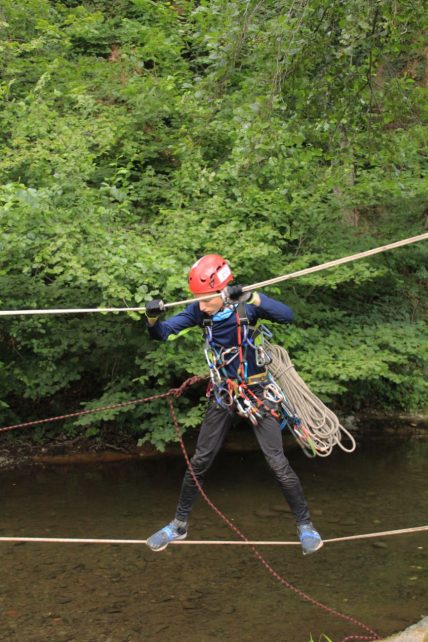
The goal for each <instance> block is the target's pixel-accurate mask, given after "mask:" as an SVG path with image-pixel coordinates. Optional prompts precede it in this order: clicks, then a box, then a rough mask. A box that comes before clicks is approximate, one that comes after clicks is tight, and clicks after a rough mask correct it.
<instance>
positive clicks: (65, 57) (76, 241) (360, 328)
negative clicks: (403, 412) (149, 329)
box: [0, 0, 428, 447]
mask: <svg viewBox="0 0 428 642" xmlns="http://www.w3.org/2000/svg"><path fill="white" fill-rule="evenodd" d="M425 28H426V11H425V5H424V3H423V2H422V0H414V1H412V2H408V1H405V2H401V3H398V4H397V3H391V2H389V1H388V0H379V1H378V2H375V3H374V2H370V1H369V0H364V1H362V2H361V1H359V2H357V0H345V1H340V2H339V0H335V1H333V2H331V1H327V0H310V1H309V2H307V3H301V4H297V5H296V3H294V2H291V1H290V0H276V1H275V2H271V3H257V2H255V1H253V0H249V1H248V2H245V3H241V2H230V1H226V0H211V1H210V2H206V1H205V0H204V1H202V2H193V1H191V2H188V1H186V2H185V1H184V0H176V1H175V2H166V1H161V2H153V1H152V0H115V1H114V2H107V1H105V0H86V1H84V2H74V1H65V0H62V1H58V2H55V3H52V2H48V0H18V2H16V1H15V2H12V1H11V0H4V2H3V3H2V8H1V10H0V53H1V56H0V71H1V81H0V100H1V103H2V105H1V110H0V147H1V154H0V244H1V249H2V252H1V260H0V286H1V287H0V306H1V308H2V309H7V308H13V309H19V308H30V307H34V308H61V307H62V308H70V307H95V306H98V305H100V306H102V305H108V306H120V307H123V306H136V305H144V303H145V302H146V301H147V300H149V299H150V298H152V297H154V296H157V295H158V294H159V293H160V294H161V295H162V297H163V298H164V299H166V300H178V299H181V298H184V297H186V296H187V293H186V291H185V283H186V274H187V269H188V266H189V265H190V264H191V263H192V262H193V261H194V260H195V258H196V257H198V256H200V255H201V254H203V253H205V252H209V251H220V252H221V253H223V254H224V255H225V256H226V257H227V258H228V259H229V260H230V261H231V263H232V265H233V267H234V269H235V272H236V274H237V277H238V279H239V280H240V281H241V282H244V283H251V282H257V281H262V280H265V279H267V278H269V277H272V276H277V275H278V274H284V273H287V272H291V271H295V270H298V269H301V268H304V267H307V266H310V265H315V264H317V263H322V262H325V261H327V260H331V259H333V258H336V257H339V256H345V255H347V254H351V253H353V252H356V251H361V250H364V249H368V248H370V247H374V246H377V245H381V244H383V243H386V242H388V241H391V240H397V239H399V238H404V237H408V236H411V235H413V234H417V233H419V232H421V231H422V230H423V229H424V225H426V219H425V218H424V216H425V211H426V194H427V177H426V176H427V175H426V144H427V140H426V128H425V122H426V115H427V104H428V103H427V100H426V55H425V52H424V48H423V47H424V44H423V43H424V40H423V37H424V33H425ZM426 265H427V248H426V244H418V245H417V246H412V247H408V248H404V249H402V250H397V251H394V252H393V253H389V254H385V255H382V256H379V257H374V258H372V259H370V260H368V261H364V262H358V263H354V264H350V265H346V266H342V267H340V268H337V269H334V270H329V271H326V272H322V273H318V274H314V275H311V276H308V277H306V278H305V279H298V280H296V281H290V282H288V283H286V284H284V285H283V286H280V287H276V288H271V289H270V290H268V291H267V293H268V294H271V295H273V296H277V297H279V298H281V299H283V300H285V301H287V302H289V303H290V305H291V306H292V307H293V308H294V309H295V310H296V312H297V323H296V325H295V326H293V327H278V328H276V329H275V333H276V334H275V336H276V339H277V340H278V341H280V342H283V343H284V345H286V346H288V347H289V349H290V352H291V353H292V357H293V360H294V361H295V363H296V366H297V367H298V368H299V371H300V372H301V374H302V375H303V377H304V378H305V379H306V380H307V381H308V383H309V384H310V385H311V386H312V387H313V389H314V390H315V391H316V392H317V393H319V394H320V395H322V397H323V398H324V399H325V400H327V401H329V402H331V403H335V404H336V405H342V406H344V405H346V406H349V407H351V408H355V407H361V408H364V407H368V406H369V407H372V406H374V405H375V406H376V407H384V408H385V407H388V408H403V409H414V408H421V407H423V406H424V404H426V401H425V400H426V377H425V376H424V374H425V373H426V367H427V365H426V364H427V344H428V341H427V334H426V326H425V325H424V320H425V319H426V295H425V290H424V287H426V285H425V281H426V268H425V267H424V266H426ZM0 331H1V337H2V341H1V345H0V381H1V383H2V390H3V399H2V401H1V407H0V410H1V416H2V419H3V420H4V421H5V422H6V421H7V422H9V421H13V420H15V419H26V418H30V417H33V416H34V414H36V415H38V416H44V415H46V414H52V413H54V412H55V413H56V412H62V411H63V410H64V409H67V410H70V409H74V408H75V407H76V404H78V403H81V402H82V403H83V407H88V408H89V407H95V406H97V405H108V404H110V403H114V402H116V401H120V400H125V399H129V398H136V397H140V396H146V395H150V394H156V393H158V392H159V391H163V390H165V389H168V388H169V387H171V386H176V385H177V384H178V383H179V382H180V381H181V380H182V379H183V378H185V377H186V376H188V375H190V374H194V373H199V374H202V373H203V372H204V363H203V358H202V356H201V353H200V352H197V350H196V349H195V345H197V343H198V341H199V337H200V333H199V332H198V331H197V330H195V331H193V332H192V333H190V334H188V335H186V336H185V337H183V338H180V339H179V340H177V341H175V342H173V343H162V344H160V343H155V342H150V341H149V340H148V338H147V334H146V330H145V323H144V320H142V319H141V317H140V316H139V315H137V314H131V313H130V314H128V315H126V316H125V315H102V316H101V315H96V317H95V316H94V317H90V316H86V317H83V316H82V317H80V318H76V317H73V318H72V317H65V316H64V317H60V316H58V317H57V316H52V317H25V318H24V317H23V318H19V317H14V318H3V319H2V320H1V322H0ZM424 369H425V371H424ZM199 392H200V391H198V392H197V393H195V394H196V395H198V394H199ZM195 404H196V405H195ZM201 408H202V406H201V404H199V403H198V397H196V398H195V399H192V400H191V402H190V401H189V400H184V399H183V400H181V401H180V411H181V412H180V416H181V419H182V424H183V426H184V427H185V428H192V427H193V426H196V425H197V424H198V422H199V419H200V416H201V412H202V410H201ZM111 423H114V425H115V426H117V428H118V429H123V430H128V431H134V432H135V433H136V436H137V437H140V438H142V439H149V440H150V441H152V442H153V443H155V444H156V445H158V446H160V447H162V446H163V445H164V444H165V443H166V442H167V441H168V440H170V439H173V438H174V432H173V428H172V426H171V423H170V419H169V414H168V412H167V409H166V406H165V402H163V401H159V402H154V403H152V404H150V405H148V406H136V407H135V408H133V409H132V410H131V409H130V410H128V411H126V410H120V411H117V412H116V411H115V412H112V411H109V412H106V413H103V414H100V415H88V416H85V417H84V418H82V419H81V420H79V421H78V422H74V423H72V422H68V423H67V430H70V431H71V430H77V429H79V428H80V429H81V428H82V427H83V426H85V427H86V430H90V431H92V433H93V434H95V432H96V431H98V430H99V429H100V428H101V426H103V425H106V424H107V425H108V424H111Z"/></svg>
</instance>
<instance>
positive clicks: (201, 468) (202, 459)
mask: <svg viewBox="0 0 428 642" xmlns="http://www.w3.org/2000/svg"><path fill="white" fill-rule="evenodd" d="M190 464H191V466H192V468H193V471H194V473H195V474H196V475H201V474H203V473H204V472H205V471H206V470H208V468H209V467H210V464H211V459H210V457H208V456H207V455H203V454H197V453H195V454H194V455H193V457H192V459H191V460H190Z"/></svg>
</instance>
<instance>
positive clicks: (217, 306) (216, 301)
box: [199, 293, 223, 316]
mask: <svg viewBox="0 0 428 642" xmlns="http://www.w3.org/2000/svg"><path fill="white" fill-rule="evenodd" d="M207 294H208V293H207ZM222 307H223V299H222V298H221V296H220V295H219V294H216V295H215V296H213V297H211V298H210V299H205V301H199V308H200V310H201V311H202V312H204V314H208V315H209V316H212V315H213V314H215V313H216V312H218V311H219V310H221V308H222Z"/></svg>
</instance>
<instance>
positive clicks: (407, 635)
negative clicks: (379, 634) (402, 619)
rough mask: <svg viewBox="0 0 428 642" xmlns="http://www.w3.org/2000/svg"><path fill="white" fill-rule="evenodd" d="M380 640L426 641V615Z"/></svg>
mask: <svg viewBox="0 0 428 642" xmlns="http://www.w3.org/2000/svg"><path fill="white" fill-rule="evenodd" d="M380 642H428V617H424V618H422V620H421V621H420V622H418V623H417V624H413V625H412V626H409V627H408V628H407V629H405V630H404V631H402V632H401V633H394V634H393V635H390V636H389V637H387V638H385V639H383V640H381V641H380Z"/></svg>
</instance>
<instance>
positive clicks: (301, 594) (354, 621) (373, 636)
mask: <svg viewBox="0 0 428 642" xmlns="http://www.w3.org/2000/svg"><path fill="white" fill-rule="evenodd" d="M168 404H169V409H170V413H171V418H172V421H173V424H174V428H175V432H176V434H177V437H178V439H179V441H180V447H181V451H182V453H183V457H184V459H185V461H186V464H187V467H188V469H189V472H190V474H191V476H192V478H193V481H194V482H195V485H196V487H197V489H198V491H199V493H200V494H201V496H202V497H203V499H204V500H205V502H206V503H207V504H208V506H209V507H210V508H211V509H212V510H213V511H214V513H216V515H218V516H219V517H220V519H221V520H222V521H223V522H225V524H227V526H228V527H229V528H230V530H231V531H233V532H234V533H235V534H236V535H237V536H238V537H239V539H240V540H241V541H243V542H246V544H247V546H249V547H250V549H251V551H252V553H253V554H254V556H255V557H256V559H257V560H258V561H259V562H260V563H261V564H262V565H263V566H264V567H265V569H266V570H267V571H268V572H269V573H270V574H271V575H272V576H273V577H274V578H275V579H276V580H277V581H278V582H279V583H280V584H282V586H284V587H285V588H287V589H289V590H290V591H292V592H293V593H296V595H298V596H299V597H301V598H303V599H304V600H306V601H307V602H310V603H311V604H313V605H314V606H317V607H318V608H320V609H322V610H324V611H326V612H327V613H329V614H330V615H334V616H336V617H338V618H340V619H342V620H345V621H347V622H351V623H352V624H355V625H356V626H358V627H360V628H362V629H363V630H365V631H366V632H368V633H370V636H367V635H364V636H363V635H351V636H347V637H346V638H343V640H342V642H350V641H351V640H367V641H371V640H379V639H380V637H379V635H378V634H377V633H376V632H375V631H374V630H373V629H371V628H370V627H369V626H367V625H366V624H363V623H362V622H360V621H359V620H357V619H356V618H353V617H351V616H350V615H346V614H345V613H341V612H340V611H337V610H336V609H333V608H331V607H330V606H327V605H326V604H323V603H322V602H320V601H318V600H316V599H315V598H313V597H311V596H310V595H308V594H307V593H305V592H304V591H302V590H301V589H299V588H298V587H297V586H294V584H292V583H291V582H289V581H288V580H287V579H285V577H283V576H282V575H280V574H279V573H278V572H277V571H275V569H274V568H273V567H272V565H271V564H269V562H268V561H267V560H266V559H265V558H264V557H263V555H262V554H261V553H260V552H259V551H258V550H257V548H256V546H255V545H254V544H252V543H251V542H250V540H249V539H248V537H246V535H244V533H243V532H242V531H241V530H240V529H239V528H238V527H237V526H235V524H234V523H233V522H232V521H231V520H230V519H229V518H228V517H226V515H225V514H224V513H223V512H222V511H221V510H220V509H219V508H217V506H216V505H215V504H214V503H213V502H212V501H211V500H210V499H209V497H208V495H207V494H206V493H205V491H204V490H203V488H202V486H201V484H200V482H199V480H198V478H197V476H196V474H195V471H194V470H193V467H192V464H191V462H190V458H189V455H188V454H187V450H186V447H185V445H184V442H183V439H182V437H181V430H180V425H179V423H178V419H177V416H176V414H175V408H174V402H173V400H172V398H171V397H168Z"/></svg>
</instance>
